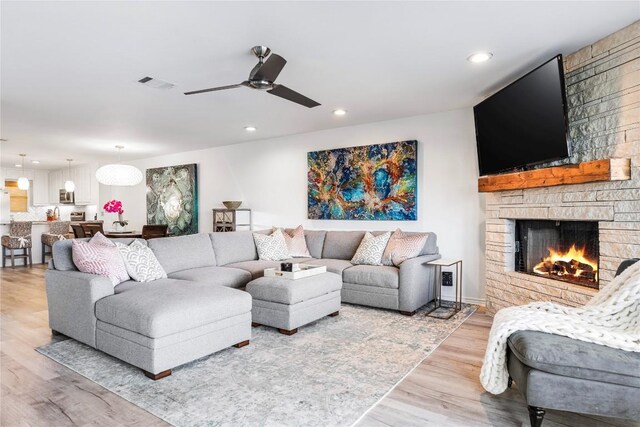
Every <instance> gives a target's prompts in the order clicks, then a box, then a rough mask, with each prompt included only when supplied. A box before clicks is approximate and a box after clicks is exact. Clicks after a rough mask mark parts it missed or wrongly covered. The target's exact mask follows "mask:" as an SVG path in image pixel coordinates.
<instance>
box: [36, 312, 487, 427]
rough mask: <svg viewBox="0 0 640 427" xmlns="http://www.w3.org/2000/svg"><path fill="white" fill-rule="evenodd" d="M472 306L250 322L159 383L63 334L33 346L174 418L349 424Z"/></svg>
mask: <svg viewBox="0 0 640 427" xmlns="http://www.w3.org/2000/svg"><path fill="white" fill-rule="evenodd" d="M475 309H476V307H475V306H471V305H464V306H463V309H462V311H460V312H459V313H457V314H456V315H455V316H454V317H452V318H451V319H449V320H441V319H434V318H431V317H425V315H424V311H425V310H426V308H425V309H423V310H421V311H419V312H418V313H417V314H416V315H415V316H413V317H407V316H403V315H401V314H399V313H397V312H392V311H385V310H377V309H373V308H365V307H359V306H352V305H343V307H342V310H341V311H340V315H339V316H337V317H326V318H323V319H321V320H319V321H317V322H314V323H313V324H310V325H307V326H304V327H301V328H300V329H299V332H298V333H297V334H295V335H292V336H285V335H281V334H280V333H278V332H277V331H276V330H275V329H273V328H268V327H258V328H254V329H253V330H252V334H253V336H252V339H251V344H250V345H249V346H247V347H243V348H240V349H237V348H229V349H227V350H223V351H220V352H218V353H216V354H213V355H211V356H209V357H205V358H202V359H199V360H196V361H194V362H192V363H189V364H187V365H183V366H181V367H179V368H176V369H174V370H173V375H171V376H170V377H167V378H164V379H162V380H159V381H151V380H149V379H148V378H147V377H145V376H144V375H143V374H142V372H141V371H140V370H139V369H137V368H135V367H133V366H131V365H128V364H126V363H124V362H121V361H119V360H117V359H115V358H113V357H110V356H108V355H106V354H104V353H101V352H99V351H97V350H95V349H93V348H91V347H88V346H86V345H84V344H81V343H79V342H77V341H75V340H72V339H68V340H64V341H60V342H56V343H53V344H49V345H46V346H43V347H40V348H38V349H36V350H37V351H38V352H40V353H42V354H44V355H45V356H48V357H50V358H51V359H53V360H55V361H57V362H58V363H61V364H62V365H64V366H66V367H68V368H70V369H72V370H74V371H76V372H78V373H79V374H80V375H82V376H84V377H86V378H88V379H90V380H92V381H94V382H96V383H98V384H99V385H101V386H103V387H104V388H106V389H108V390H110V391H112V392H113V393H115V394H117V395H119V396H121V397H123V398H124V399H126V400H128V401H130V402H132V403H133V404H135V405H137V406H139V407H141V408H143V409H145V410H147V411H148V412H150V413H152V414H154V415H156V416H157V417H159V418H162V419H163V420H165V421H167V422H169V423H171V424H173V425H176V426H312V425H313V426H317V425H323V426H349V425H351V424H353V423H354V422H356V421H357V420H358V418H359V417H360V416H362V415H363V414H364V413H365V412H366V411H367V410H368V409H369V408H371V407H372V406H373V405H375V404H376V403H377V402H378V400H380V399H381V398H382V397H383V396H384V395H385V394H386V393H387V392H389V390H391V389H392V388H393V387H394V386H395V385H396V384H397V383H398V382H399V381H400V380H401V379H402V378H403V377H404V376H405V375H406V374H408V373H409V372H410V371H411V370H412V369H413V368H414V367H415V366H416V365H418V364H419V363H420V362H421V361H422V360H424V358H425V357H427V356H428V355H429V353H430V352H431V351H433V350H434V349H435V348H436V347H437V346H438V345H439V344H440V343H441V342H442V341H443V340H444V339H445V338H446V337H447V336H449V335H450V334H451V333H452V332H453V331H455V330H456V328H458V326H460V325H461V324H462V322H464V320H465V319H466V318H467V317H469V316H470V315H471V314H472V313H473V312H474V311H475Z"/></svg>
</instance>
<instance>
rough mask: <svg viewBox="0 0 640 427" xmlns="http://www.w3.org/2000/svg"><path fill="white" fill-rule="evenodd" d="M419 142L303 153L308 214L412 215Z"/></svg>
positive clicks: (377, 217)
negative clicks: (305, 159) (304, 156)
mask: <svg viewBox="0 0 640 427" xmlns="http://www.w3.org/2000/svg"><path fill="white" fill-rule="evenodd" d="M417 149H418V142H417V141H401V142H390V143H387V144H375V145H366V146H361V147H350V148H338V149H335V150H325V151H312V152H310V153H308V154H307V164H308V168H309V169H308V173H307V187H308V190H307V202H308V214H309V219H350V220H394V221H406V220H410V221H411V220H416V219H417V217H418V214H417V210H416V204H417V200H416V189H417V184H418V180H417V174H418V172H417V170H418V169H417V158H418V157H417Z"/></svg>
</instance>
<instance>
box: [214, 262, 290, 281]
mask: <svg viewBox="0 0 640 427" xmlns="http://www.w3.org/2000/svg"><path fill="white" fill-rule="evenodd" d="M225 267H231V268H239V269H240V270H244V271H248V272H249V273H250V274H251V278H252V279H257V278H258V277H262V276H264V269H265V268H277V267H280V261H261V260H255V261H242V262H234V263H233V264H227V265H225Z"/></svg>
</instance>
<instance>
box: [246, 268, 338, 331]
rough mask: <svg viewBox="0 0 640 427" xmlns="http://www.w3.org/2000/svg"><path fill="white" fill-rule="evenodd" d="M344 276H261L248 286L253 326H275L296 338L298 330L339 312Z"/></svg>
mask: <svg viewBox="0 0 640 427" xmlns="http://www.w3.org/2000/svg"><path fill="white" fill-rule="evenodd" d="M341 289H342V277H340V275H338V274H335V273H322V274H318V275H315V276H311V277H304V278H302V279H296V280H291V279H284V278H281V277H260V278H258V279H256V280H253V281H251V282H249V283H248V284H247V287H246V291H247V292H248V293H250V294H251V296H252V297H253V303H252V304H253V305H252V310H251V314H252V322H253V326H260V325H266V326H272V327H274V328H278V330H279V331H280V333H282V334H285V335H293V334H295V333H296V332H298V327H300V326H303V325H306V324H307V323H311V322H313V321H315V320H318V319H320V318H322V317H324V316H337V315H338V312H339V311H340V290H341Z"/></svg>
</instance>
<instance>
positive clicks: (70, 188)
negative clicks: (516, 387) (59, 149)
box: [64, 159, 76, 193]
mask: <svg viewBox="0 0 640 427" xmlns="http://www.w3.org/2000/svg"><path fill="white" fill-rule="evenodd" d="M72 161H73V159H67V162H69V179H67V180H66V181H65V182H64V191H66V192H67V193H73V192H74V191H76V183H75V182H73V181H72V180H71V162H72Z"/></svg>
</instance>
